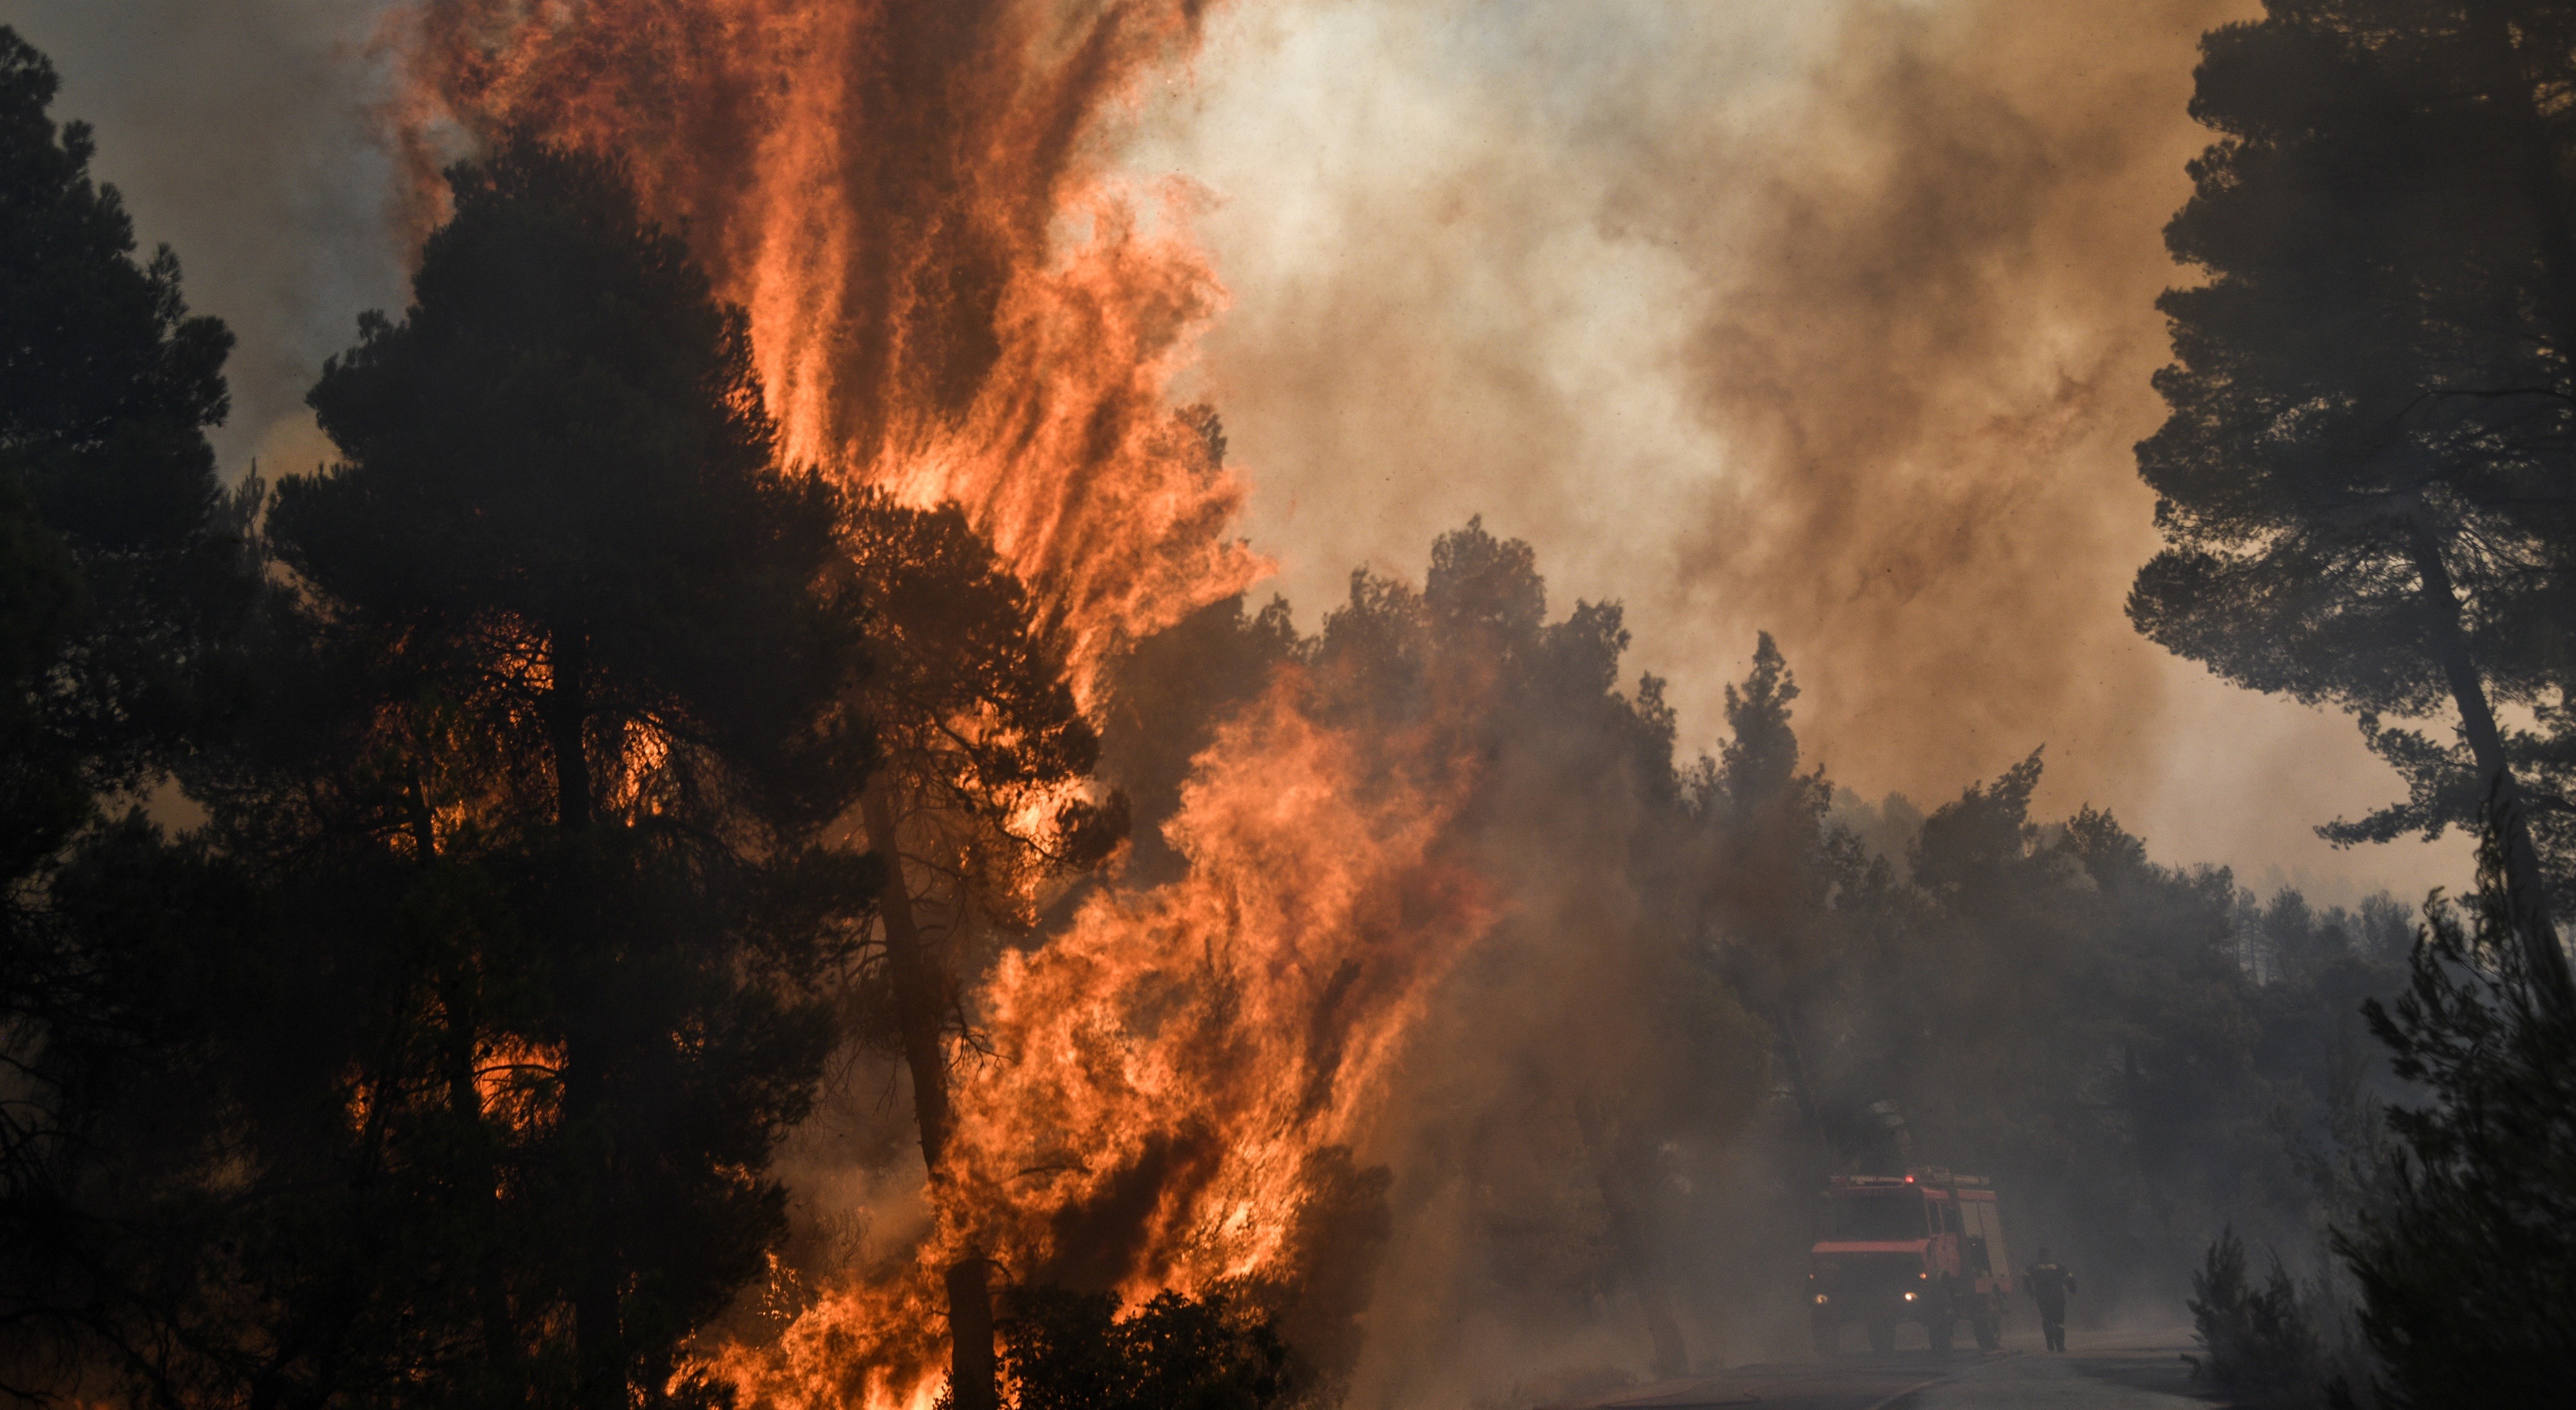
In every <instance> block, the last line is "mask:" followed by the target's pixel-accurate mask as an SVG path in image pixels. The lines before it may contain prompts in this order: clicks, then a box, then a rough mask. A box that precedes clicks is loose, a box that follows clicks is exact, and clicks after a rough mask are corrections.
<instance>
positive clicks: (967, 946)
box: [844, 490, 1126, 1410]
mask: <svg viewBox="0 0 2576 1410" xmlns="http://www.w3.org/2000/svg"><path fill="white" fill-rule="evenodd" d="M844 538H845V542H846V543H847V545H848V551H849V553H850V554H851V558H852V562H853V564H854V565H855V567H856V570H857V579H858V582H859V584H860V585H861V590H862V591H863V592H864V593H865V594H866V599H867V601H868V603H869V605H870V608H871V618H870V621H871V624H872V631H871V633H870V640H871V643H872V645H873V648H874V662H875V670H874V671H873V672H872V673H871V674H870V675H869V676H868V677H867V679H866V681H865V683H864V685H863V687H862V689H861V690H860V692H859V695H858V697H857V700H858V702H859V704H860V706H861V708H863V709H864V710H865V711H866V713H867V715H868V717H869V718H870V719H872V720H874V721H876V722H877V724H878V727H879V729H880V731H881V735H880V737H881V739H882V740H883V742H884V747H885V760H886V761H885V763H884V764H883V766H881V767H880V768H879V769H877V770H876V772H875V773H874V774H873V775H872V776H871V778H870V779H869V781H868V784H867V786H866V788H865V790H864V791H863V792H862V793H861V795H860V801H859V807H858V815H859V819H858V820H859V828H860V831H861V834H862V836H863V837H864V840H865V845H866V848H867V851H868V854H869V855H870V856H871V857H873V858H875V859H876V861H877V863H878V864H879V866H881V867H882V868H883V869H884V876H885V877H886V881H887V885H886V889H885V892H884V894H883V897H882V899H881V900H880V902H879V905H878V917H879V922H880V925H881V931H880V941H881V949H880V952H879V954H880V958H881V961H882V963H881V965H880V966H879V973H878V974H877V975H876V976H875V982H876V983H877V984H878V985H881V986H882V989H883V995H882V998H883V1000H884V1001H885V1003H886V1004H887V1006H888V1007H890V1009H891V1010H892V1020H893V1027H894V1029H895V1031H896V1034H897V1036H898V1039H899V1048H900V1051H901V1053H902V1056H903V1060H904V1066H905V1068H906V1070H907V1071H908V1072H909V1073H910V1075H911V1079H912V1106H913V1117H914V1120H915V1122H916V1123H917V1125H918V1127H919V1130H920V1138H921V1155H922V1163H923V1165H924V1167H925V1169H926V1170H927V1171H928V1173H929V1177H930V1182H931V1188H932V1192H933V1201H934V1203H935V1204H936V1205H937V1207H938V1209H939V1213H940V1217H941V1219H942V1220H943V1222H944V1223H945V1224H946V1226H947V1227H945V1228H944V1229H943V1231H942V1233H941V1241H942V1244H943V1246H945V1247H946V1248H947V1249H948V1253H949V1257H950V1259H951V1261H950V1262H949V1263H948V1266H947V1268H946V1272H945V1283H946V1291H947V1297H948V1319H949V1332H950V1341H951V1357H950V1369H949V1388H950V1394H951V1396H952V1397H953V1398H954V1401H955V1403H956V1404H957V1406H959V1407H960V1410H977V1407H990V1406H991V1405H992V1404H993V1403H994V1390H993V1386H994V1379H993V1377H994V1367H993V1313H992V1306H991V1296H990V1293H989V1291H988V1286H987V1277H988V1274H987V1268H988V1264H989V1261H990V1257H991V1255H990V1251H989V1250H988V1249H987V1248H986V1247H984V1245H983V1243H982V1236H981V1235H980V1234H979V1232H978V1231H977V1229H976V1227H975V1211H974V1209H973V1207H972V1205H971V1203H970V1202H968V1201H965V1200H963V1199H960V1198H959V1197H958V1189H957V1187H958V1185H959V1183H960V1182H959V1179H958V1172H957V1171H956V1169H955V1168H954V1167H955V1162H954V1157H953V1156H952V1154H951V1151H950V1135H951V1133H952V1131H953V1130H954V1128H955V1118H954V1116H953V1114H952V1110H951V1108H952V1104H953V1099H952V1096H951V1083H950V1079H949V1041H950V1034H951V1032H952V1031H954V1032H956V1033H957V1034H958V1035H959V1036H960V1037H961V1038H965V1039H967V1040H969V1041H971V1032H970V1025H971V1019H970V1016H969V1013H968V1008H967V1004H966V1000H965V994H964V990H963V985H964V983H965V981H966V980H968V979H970V978H972V977H974V976H975V974H976V973H977V972H979V971H980V970H981V969H982V968H983V967H984V964H985V963H987V962H989V958H990V953H989V952H990V946H989V943H988V940H987V937H986V936H985V935H983V934H979V933H978V932H979V930H981V929H985V928H989V927H998V928H999V930H1000V932H1001V933H1002V934H1004V935H1020V934H1025V933H1026V932H1027V931H1028V930H1029V929H1030V928H1031V927H1032V926H1033V925H1034V924H1035V922H1036V919H1037V916H1036V906H1037V904H1038V902H1039V900H1040V899H1041V896H1042V894H1043V892H1042V889H1041V888H1042V887H1043V886H1044V885H1045V884H1046V883H1047V882H1048V881H1050V880H1051V879H1053V878H1055V877H1058V876H1061V875H1065V874H1068V873H1079V872H1084V871H1087V870H1089V869H1091V868H1092V867H1094V866H1096V865H1098V864H1099V863H1100V861H1101V860H1102V859H1104V858H1105V857H1106V856H1107V855H1108V853H1109V851H1110V849H1112V848H1113V847H1115V846H1116V845H1117V844H1118V842H1119V841H1120V840H1121V838H1123V837H1124V835H1125V833H1126V802H1125V799H1123V798H1122V797H1119V796H1117V795H1115V794H1112V795H1110V797H1109V798H1108V799H1107V800H1106V802H1105V803H1101V802H1095V801H1094V800H1093V799H1092V798H1091V797H1090V796H1088V794H1087V793H1085V792H1084V791H1083V784H1084V783H1085V782H1086V781H1087V780H1088V778H1089V775H1090V773H1091V768H1092V765H1093V763H1094V762H1095V761H1096V760H1097V758H1098V755H1099V743H1098V740H1097V737H1096V736H1095V735H1094V734H1093V732H1092V729H1091V726H1090V723H1089V722H1088V721H1086V720H1085V719H1084V718H1083V716H1082V712H1081V711H1080V710H1079V709H1077V708H1076V707H1075V705H1074V699H1073V692H1072V689H1071V688H1070V686H1069V685H1067V683H1066V681H1065V671H1064V663H1063V656H1062V653H1061V652H1060V651H1059V650H1058V649H1057V648H1056V647H1055V645H1054V644H1053V643H1052V642H1051V641H1050V640H1049V639H1048V635H1047V633H1045V631H1044V630H1043V629H1042V628H1040V627H1039V626H1038V625H1037V624H1036V622H1035V621H1034V620H1033V612H1032V610H1031V607H1030V604H1029V601H1028V597H1027V594H1026V593H1025V592H1024V591H1023V590H1022V588H1021V586H1020V584H1019V582H1018V580H1017V579H1015V578H1014V577H1012V576H1011V574H1010V572H1009V571H1008V570H1007V569H1005V568H1003V567H1002V566H1001V564H1000V563H999V562H997V561H996V560H995V558H994V556H993V551H992V549H991V547H990V546H989V545H987V544H986V543H985V541H984V540H983V538H982V537H981V536H979V535H978V534H976V533H975V531H974V530H973V528H972V527H970V526H969V525H968V524H967V522H966V517H965V515H964V514H963V513H962V512H961V511H960V510H959V509H958V508H957V507H956V506H954V505H943V506H940V507H939V508H937V509H931V510H920V509H911V508H907V507H905V506H903V505H900V504H897V503H895V502H894V501H893V500H892V499H891V498H890V497H888V496H886V495H885V494H883V493H881V492H877V491H864V490H863V491H860V492H858V493H857V494H855V495H853V496H852V497H851V508H850V513H849V516H848V519H847V521H846V524H845V527H844ZM870 997H874V996H870Z"/></svg>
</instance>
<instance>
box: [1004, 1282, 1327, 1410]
mask: <svg viewBox="0 0 2576 1410" xmlns="http://www.w3.org/2000/svg"><path fill="white" fill-rule="evenodd" d="M1118 1312H1119V1306H1118V1299H1117V1298H1116V1297H1115V1296H1113V1295H1111V1294H1108V1293H1080V1292H1071V1291H1068V1290H1066V1289H1064V1288H1056V1287H1037V1288H1022V1289H1019V1290H1017V1291H1015V1292H1013V1293H1011V1294H1010V1295H1009V1297H1008V1298H1007V1300H1006V1301H1005V1304H1004V1311H1003V1317H1002V1321H1001V1328H1000V1330H1001V1334H1002V1343H1003V1349H1002V1357H1001V1363H1002V1381H1003V1393H1004V1395H1005V1396H1006V1397H1007V1402H1006V1403H1008V1404H1009V1405H1011V1406H1013V1407H1015V1410H1271V1408H1272V1407H1277V1406H1285V1405H1289V1404H1293V1403H1295V1402H1296V1401H1297V1399H1298V1398H1299V1393H1300V1392H1301V1391H1302V1390H1303V1389H1304V1388H1305V1383H1306V1381H1307V1379H1308V1378H1307V1377H1306V1376H1305V1375H1304V1374H1303V1368H1302V1365H1301V1363H1300V1362H1299V1360H1298V1358H1297V1356H1296V1354H1295V1353H1294V1352H1292V1351H1291V1350H1290V1349H1289V1347H1288V1344H1287V1343H1286V1342H1284V1341H1282V1340H1281V1339H1280V1337H1279V1333H1278V1330H1277V1329H1276V1328H1275V1327H1274V1326H1273V1325H1272V1324H1271V1322H1270V1320H1269V1319H1268V1318H1266V1317H1262V1316H1259V1315H1257V1314H1255V1313H1253V1312H1252V1311H1251V1310H1249V1309H1247V1308H1244V1307H1242V1306H1240V1305H1238V1304H1237V1303H1236V1302H1235V1301H1234V1300H1233V1299H1230V1298H1228V1297H1227V1296H1226V1295H1225V1294H1223V1293H1211V1294H1209V1295H1208V1296H1207V1297H1205V1298H1191V1297H1184V1296H1182V1295H1181V1294H1179V1293H1173V1292H1166V1293H1161V1294H1159V1295H1157V1296H1156V1297H1155V1298H1154V1299H1153V1300H1152V1301H1151V1302H1148V1303H1146V1304H1145V1305H1144V1306H1142V1307H1139V1308H1137V1309H1136V1310H1135V1311H1134V1312H1132V1313H1130V1314H1128V1315H1127V1316H1124V1317H1121V1316H1119V1315H1118Z"/></svg>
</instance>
